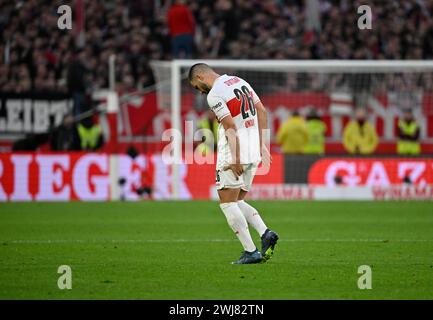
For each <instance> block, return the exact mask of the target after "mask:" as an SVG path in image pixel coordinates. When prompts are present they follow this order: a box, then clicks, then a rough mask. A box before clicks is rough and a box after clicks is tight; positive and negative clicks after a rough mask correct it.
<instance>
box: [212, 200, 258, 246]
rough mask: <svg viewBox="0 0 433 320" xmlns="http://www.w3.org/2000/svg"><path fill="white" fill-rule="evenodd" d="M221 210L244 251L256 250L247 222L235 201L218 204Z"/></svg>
mask: <svg viewBox="0 0 433 320" xmlns="http://www.w3.org/2000/svg"><path fill="white" fill-rule="evenodd" d="M220 207H221V210H222V211H223V212H224V214H225V216H226V218H227V222H228V224H229V226H230V228H232V230H233V231H234V232H235V234H236V236H237V237H238V239H239V241H240V242H241V243H242V246H243V247H244V250H245V251H248V252H252V251H255V250H256V245H255V244H254V242H253V239H252V238H251V234H250V231H249V230H248V223H247V221H246V220H245V217H244V215H243V214H242V211H241V209H239V207H238V204H237V203H236V202H227V203H221V204H220Z"/></svg>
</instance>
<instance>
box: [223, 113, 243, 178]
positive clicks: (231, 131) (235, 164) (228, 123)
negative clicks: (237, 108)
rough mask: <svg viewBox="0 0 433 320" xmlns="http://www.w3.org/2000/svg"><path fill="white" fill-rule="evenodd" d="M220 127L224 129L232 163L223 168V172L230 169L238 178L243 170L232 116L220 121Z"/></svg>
mask: <svg viewBox="0 0 433 320" xmlns="http://www.w3.org/2000/svg"><path fill="white" fill-rule="evenodd" d="M221 125H222V126H223V127H224V132H225V135H226V137H227V142H228V144H229V148H230V153H231V156H232V163H231V164H230V165H229V166H227V167H226V168H224V170H228V169H231V170H232V171H233V173H234V174H235V175H236V176H237V177H238V176H240V175H241V174H242V172H243V168H242V165H241V157H240V146H239V137H238V135H237V132H236V125H235V123H234V121H233V118H232V116H231V115H230V114H229V115H227V116H226V117H224V118H223V119H222V120H221Z"/></svg>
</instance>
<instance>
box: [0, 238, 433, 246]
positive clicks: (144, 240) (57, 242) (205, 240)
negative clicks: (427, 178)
mask: <svg viewBox="0 0 433 320" xmlns="http://www.w3.org/2000/svg"><path fill="white" fill-rule="evenodd" d="M235 241H237V240H236V239H129V240H128V239H119V240H79V239H68V240H67V239H63V240H61V239H56V240H43V239H42V240H0V245H1V243H6V244H7V243H11V244H68V243H70V244H79V243H82V244H116V243H138V244H139V243H199V242H208V243H209V242H210V243H212V242H235ZM279 242H330V243H331V242H372V243H388V242H409V243H411V242H414V243H416V242H431V243H433V239H390V240H388V239H280V240H279Z"/></svg>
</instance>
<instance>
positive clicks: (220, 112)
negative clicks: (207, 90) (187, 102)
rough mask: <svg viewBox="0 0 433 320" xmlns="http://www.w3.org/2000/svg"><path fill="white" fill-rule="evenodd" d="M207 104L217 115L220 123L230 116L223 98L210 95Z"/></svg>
mask: <svg viewBox="0 0 433 320" xmlns="http://www.w3.org/2000/svg"><path fill="white" fill-rule="evenodd" d="M207 103H208V105H209V108H210V109H211V110H212V111H213V112H214V113H215V115H216V117H217V119H218V121H221V120H222V119H223V118H225V117H226V116H228V115H229V114H230V110H229V108H228V107H227V104H226V102H225V101H224V100H223V99H222V98H221V97H218V96H214V95H208V96H207Z"/></svg>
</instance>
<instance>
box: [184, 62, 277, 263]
mask: <svg viewBox="0 0 433 320" xmlns="http://www.w3.org/2000/svg"><path fill="white" fill-rule="evenodd" d="M188 77H189V82H190V84H191V86H193V87H194V88H195V89H197V90H198V91H200V92H201V93H203V94H207V102H208V104H209V107H210V109H211V110H212V111H213V112H214V113H215V115H216V117H217V119H218V122H219V127H218V146H217V150H218V154H217V165H216V186H217V190H218V196H219V198H220V207H221V210H222V211H223V212H224V215H225V216H226V218H227V222H228V224H229V226H230V227H231V229H232V230H233V231H234V232H235V234H236V236H237V237H238V239H239V241H240V242H241V244H242V246H243V248H244V253H243V254H242V255H241V257H240V258H239V260H237V261H234V262H232V263H233V264H249V263H259V262H265V261H267V260H268V259H270V258H271V257H272V255H273V253H274V247H275V245H276V243H277V240H278V235H277V234H276V233H275V232H274V231H272V230H270V229H268V228H267V226H266V224H265V223H264V222H263V220H262V218H261V217H260V215H259V213H258V212H257V210H256V209H255V208H254V207H252V206H251V205H249V204H248V203H246V202H245V201H244V198H245V196H246V194H247V192H248V191H249V190H250V187H251V184H252V181H253V178H254V175H255V173H256V170H257V167H258V165H259V163H260V162H261V161H262V162H263V164H264V165H267V166H269V165H270V160H271V158H270V154H269V151H268V150H267V148H266V146H265V143H264V141H263V140H262V131H263V130H265V129H267V114H266V110H265V108H264V106H263V104H262V103H261V101H260V99H259V97H258V96H257V95H256V93H255V92H254V90H253V88H252V87H251V86H250V85H249V84H248V83H247V82H246V81H245V80H243V79H241V78H239V77H236V76H230V75H227V74H224V75H219V74H217V73H216V72H215V71H214V70H213V69H212V68H211V67H210V66H208V65H207V64H204V63H198V64H195V65H193V66H192V67H191V69H190V70H189V76H188ZM248 224H249V225H251V226H252V227H253V228H254V229H255V230H256V231H257V232H258V233H259V235H260V237H261V242H262V248H261V252H260V251H258V249H257V247H256V245H255V244H254V242H253V240H252V238H251V234H250V232H249V229H248Z"/></svg>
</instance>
